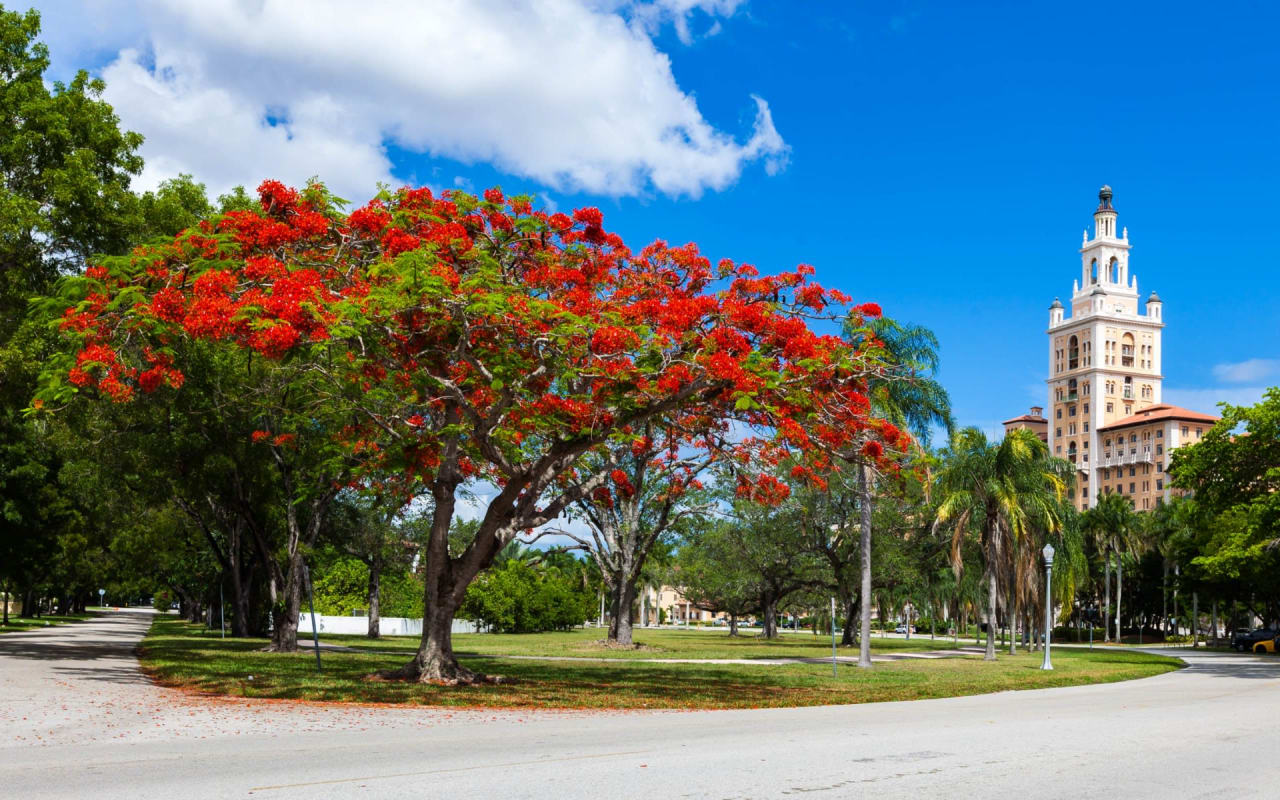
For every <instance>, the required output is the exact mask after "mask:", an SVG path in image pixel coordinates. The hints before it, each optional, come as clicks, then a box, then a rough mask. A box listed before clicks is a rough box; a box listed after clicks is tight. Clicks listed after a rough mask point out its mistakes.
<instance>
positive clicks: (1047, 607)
mask: <svg viewBox="0 0 1280 800" xmlns="http://www.w3.org/2000/svg"><path fill="white" fill-rule="evenodd" d="M1040 552H1041V553H1042V554H1043V555H1044V661H1043V662H1042V663H1041V664H1040V669H1053V662H1052V661H1050V660H1049V641H1050V639H1051V638H1052V636H1053V593H1052V591H1051V588H1052V585H1053V545H1052V544H1049V543H1045V546H1044V550H1042V551H1040Z"/></svg>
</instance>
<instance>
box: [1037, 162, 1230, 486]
mask: <svg viewBox="0 0 1280 800" xmlns="http://www.w3.org/2000/svg"><path fill="white" fill-rule="evenodd" d="M1111 199H1112V192H1111V187H1110V186H1103V187H1102V190H1101V191H1100V192H1099V193H1098V209H1097V211H1095V212H1094V214H1093V220H1094V225H1093V234H1092V236H1090V232H1089V231H1087V230H1086V231H1085V233H1084V239H1083V242H1082V243H1081V247H1080V251H1079V252H1080V277H1079V278H1077V279H1076V280H1075V281H1074V282H1073V285H1072V291H1071V300H1070V303H1069V306H1070V308H1069V310H1068V308H1067V307H1064V305H1063V304H1062V302H1061V301H1060V300H1058V299H1057V298H1055V299H1054V301H1053V304H1052V305H1051V306H1049V328H1048V331H1047V333H1048V337H1049V365H1048V366H1049V378H1048V381H1047V383H1048V388H1049V405H1048V407H1049V415H1048V419H1047V423H1048V424H1047V426H1046V430H1047V443H1048V445H1049V452H1050V453H1052V454H1053V455H1055V456H1058V457H1060V458H1064V459H1066V460H1068V461H1070V462H1071V463H1073V464H1075V466H1076V488H1075V490H1073V492H1072V500H1073V501H1074V502H1075V504H1076V507H1077V508H1079V509H1081V510H1083V509H1086V508H1088V507H1089V506H1090V505H1092V502H1093V501H1096V498H1097V497H1098V496H1099V495H1100V494H1103V493H1109V492H1112V491H1116V492H1121V493H1123V494H1125V495H1127V496H1129V497H1131V499H1132V500H1133V503H1134V507H1135V508H1137V509H1139V510H1141V509H1144V508H1153V507H1154V506H1155V505H1157V504H1158V503H1160V502H1162V501H1163V499H1164V498H1166V497H1167V496H1168V491H1169V490H1168V488H1167V480H1166V475H1165V473H1164V471H1165V469H1166V467H1167V465H1168V457H1167V456H1168V452H1169V451H1170V450H1172V449H1173V448H1175V447H1177V446H1178V445H1180V444H1183V443H1186V442H1187V441H1194V440H1195V438H1196V436H1197V435H1198V434H1199V433H1200V432H1203V431H1204V430H1207V428H1208V427H1209V426H1210V425H1212V424H1213V422H1214V421H1216V418H1214V417H1212V416H1210V415H1208V414H1200V413H1198V412H1194V411H1188V410H1186V409H1182V408H1178V407H1176V406H1171V405H1168V404H1165V403H1163V402H1162V399H1161V384H1162V382H1163V379H1164V375H1163V374H1162V372H1161V363H1162V359H1163V351H1162V348H1161V332H1162V331H1163V329H1164V304H1163V303H1162V302H1161V300H1160V297H1159V295H1157V294H1156V293H1155V292H1152V293H1151V294H1150V295H1149V296H1148V297H1147V299H1146V300H1145V301H1142V300H1140V297H1139V293H1138V278H1137V276H1136V275H1131V274H1130V273H1129V249H1130V244H1129V231H1128V229H1127V228H1121V227H1119V226H1118V225H1117V212H1116V209H1115V207H1114V206H1113V205H1112V204H1111ZM1184 429H1185V430H1184Z"/></svg>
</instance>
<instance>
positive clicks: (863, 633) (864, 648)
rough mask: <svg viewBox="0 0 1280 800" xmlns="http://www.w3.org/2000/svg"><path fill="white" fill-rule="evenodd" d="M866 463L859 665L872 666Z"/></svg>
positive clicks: (861, 474)
mask: <svg viewBox="0 0 1280 800" xmlns="http://www.w3.org/2000/svg"><path fill="white" fill-rule="evenodd" d="M868 472H869V467H867V465H866V464H859V465H858V505H859V506H860V508H859V511H860V520H859V523H860V526H861V530H860V534H859V540H858V554H859V561H860V563H859V567H860V568H861V572H862V575H861V579H862V585H861V587H860V591H859V596H858V603H859V606H860V608H859V609H858V610H859V611H860V612H861V614H859V617H858V636H859V638H860V639H861V641H860V642H859V643H858V666H859V667H863V668H866V669H869V668H870V667H871V478H870V476H869V475H868Z"/></svg>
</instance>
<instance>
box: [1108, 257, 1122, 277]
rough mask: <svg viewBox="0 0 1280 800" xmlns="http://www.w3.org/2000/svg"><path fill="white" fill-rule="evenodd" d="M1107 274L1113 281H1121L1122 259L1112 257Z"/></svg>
mask: <svg viewBox="0 0 1280 800" xmlns="http://www.w3.org/2000/svg"><path fill="white" fill-rule="evenodd" d="M1107 274H1108V275H1109V276H1110V279H1111V282H1112V283H1119V282H1120V261H1119V259H1117V258H1116V257H1115V256H1112V257H1111V263H1110V264H1108V265H1107Z"/></svg>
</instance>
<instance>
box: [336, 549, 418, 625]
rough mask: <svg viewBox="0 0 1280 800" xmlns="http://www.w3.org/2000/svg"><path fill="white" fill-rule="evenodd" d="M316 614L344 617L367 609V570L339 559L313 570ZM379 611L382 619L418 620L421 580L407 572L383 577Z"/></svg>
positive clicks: (358, 563) (360, 564) (355, 561)
mask: <svg viewBox="0 0 1280 800" xmlns="http://www.w3.org/2000/svg"><path fill="white" fill-rule="evenodd" d="M312 585H313V588H314V591H315V599H316V613H317V614H333V615H337V616H346V615H348V614H350V613H351V612H352V611H353V610H355V609H358V608H359V609H364V610H365V612H366V613H367V612H368V609H369V567H368V565H367V564H365V563H364V562H363V561H360V560H359V559H356V558H342V559H339V560H337V561H335V562H333V563H332V564H330V565H328V566H327V567H325V568H324V569H323V571H321V570H319V569H317V570H316V572H315V574H314V577H313V578H312ZM381 590H382V601H381V603H380V608H379V611H380V613H381V615H382V616H384V617H408V618H409V619H422V597H423V592H422V580H421V579H420V578H419V577H418V576H416V575H414V574H412V573H409V572H405V571H400V572H392V573H391V574H384V575H383V576H382V581H381Z"/></svg>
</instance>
